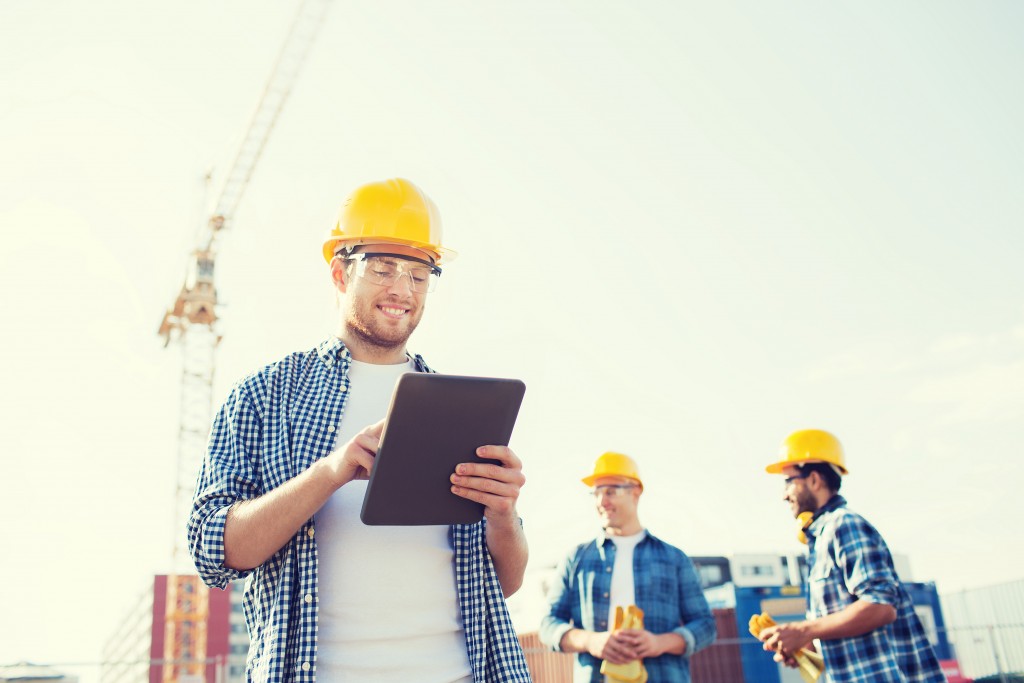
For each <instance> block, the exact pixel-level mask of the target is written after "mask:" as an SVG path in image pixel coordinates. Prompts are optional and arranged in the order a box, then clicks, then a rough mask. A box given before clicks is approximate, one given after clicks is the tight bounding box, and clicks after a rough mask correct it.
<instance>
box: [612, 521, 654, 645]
mask: <svg viewBox="0 0 1024 683" xmlns="http://www.w3.org/2000/svg"><path fill="white" fill-rule="evenodd" d="M646 535H647V532H646V531H641V532H640V533H637V534H633V535H632V536H609V538H611V540H612V543H614V544H615V564H614V565H612V590H611V594H610V595H609V596H608V630H609V631H610V630H611V629H612V626H613V625H614V624H615V606H616V605H620V606H621V607H622V608H623V609H625V608H627V607H629V606H630V605H635V604H636V592H635V591H634V587H633V550H634V549H635V548H636V545H637V543H639V542H640V541H641V540H643V537H644V536H646Z"/></svg>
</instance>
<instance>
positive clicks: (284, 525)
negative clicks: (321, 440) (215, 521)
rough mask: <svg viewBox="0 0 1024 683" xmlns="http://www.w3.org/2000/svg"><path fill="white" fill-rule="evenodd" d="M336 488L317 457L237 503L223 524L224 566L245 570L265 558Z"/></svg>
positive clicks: (289, 536) (311, 514) (297, 528)
mask: <svg viewBox="0 0 1024 683" xmlns="http://www.w3.org/2000/svg"><path fill="white" fill-rule="evenodd" d="M337 488H338V486H337V484H336V483H335V482H334V480H333V478H332V477H331V476H330V472H328V471H327V469H326V467H325V465H324V461H318V462H317V463H315V464H314V465H313V466H312V467H310V468H309V469H307V470H306V471H304V472H302V473H301V474H299V475H298V476H296V477H294V478H292V479H290V480H289V481H287V482H285V483H284V484H282V485H281V486H279V487H277V488H276V489H274V490H273V491H269V492H267V493H265V494H263V495H262V496H259V497H258V498H252V499H250V500H245V501H242V502H240V503H236V504H235V505H234V506H232V508H231V509H230V510H229V511H228V516H227V520H226V522H225V524H224V564H225V566H227V567H230V568H231V569H237V570H246V569H252V568H254V567H258V566H259V565H261V564H263V563H264V562H266V561H267V560H268V559H269V558H270V557H271V556H272V555H273V554H274V553H276V552H277V551H278V550H280V549H281V547H282V546H284V544H285V543H287V542H288V541H290V540H291V538H292V536H294V535H295V532H296V531H298V530H299V528H300V527H301V526H302V525H303V524H304V523H305V522H306V520H308V519H309V518H310V517H312V516H313V513H315V512H316V511H317V510H319V509H320V508H321V507H322V506H323V504H324V503H325V502H326V501H327V499H328V498H330V497H331V494H332V493H334V492H335V491H336V490H337Z"/></svg>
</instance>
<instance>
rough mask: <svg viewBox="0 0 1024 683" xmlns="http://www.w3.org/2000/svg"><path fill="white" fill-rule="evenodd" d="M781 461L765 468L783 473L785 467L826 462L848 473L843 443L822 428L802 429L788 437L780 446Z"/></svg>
mask: <svg viewBox="0 0 1024 683" xmlns="http://www.w3.org/2000/svg"><path fill="white" fill-rule="evenodd" d="M779 457H780V458H782V460H780V461H779V462H775V463H772V464H771V465H768V467H766V468H764V469H765V471H766V472H768V473H769V474H782V470H783V468H786V467H791V466H793V465H802V464H804V463H809V462H826V463H828V464H830V465H833V466H835V467H836V468H837V469H838V470H839V472H840V473H841V474H848V472H847V470H846V459H845V458H844V457H843V445H842V444H841V443H839V439H837V438H836V437H835V436H833V435H832V434H830V433H828V432H826V431H824V430H821V429H801V430H800V431H798V432H793V433H792V434H790V435H789V436H787V437H786V440H785V441H783V442H782V445H781V446H779Z"/></svg>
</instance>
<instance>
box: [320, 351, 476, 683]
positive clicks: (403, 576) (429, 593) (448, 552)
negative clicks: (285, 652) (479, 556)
mask: <svg viewBox="0 0 1024 683" xmlns="http://www.w3.org/2000/svg"><path fill="white" fill-rule="evenodd" d="M413 371H414V367H413V365H412V362H411V361H410V362H408V363H403V364H400V365H374V364H371V363H360V362H358V361H353V362H352V366H351V368H350V370H349V382H350V386H349V392H350V393H349V396H348V399H347V400H346V404H345V413H344V417H343V418H342V421H341V425H340V428H339V430H338V446H342V445H344V444H345V443H348V441H350V440H351V439H352V437H353V436H355V435H356V434H358V433H359V432H360V431H362V430H363V429H365V428H366V427H367V426H369V425H371V424H373V423H375V422H377V421H379V420H381V419H382V418H384V417H385V415H387V410H388V406H389V404H390V401H391V394H392V392H393V391H394V387H395V382H397V381H398V378H399V377H400V376H401V375H402V374H404V373H406V372H413ZM365 493H366V481H352V482H349V483H348V484H345V485H344V486H342V487H341V488H340V489H338V490H337V491H336V492H335V493H334V495H332V496H331V497H330V499H328V501H327V502H326V503H325V504H324V506H323V507H322V508H320V510H319V512H317V513H316V514H315V515H314V519H313V521H314V529H315V534H316V544H317V557H318V590H319V593H320V595H319V601H320V607H319V615H320V622H319V627H318V636H319V637H318V639H317V663H316V677H317V681H319V683H343V682H346V681H378V682H381V683H383V682H388V683H408V682H409V681H423V682H424V683H427V682H432V683H471V682H472V680H473V675H472V670H471V669H470V666H469V657H468V655H467V651H466V638H465V634H464V633H463V627H462V615H461V613H460V611H459V603H458V595H457V593H456V589H455V570H454V566H453V562H452V560H453V551H452V548H451V546H450V544H449V542H448V527H447V526H407V527H401V526H366V525H365V524H363V523H362V521H361V520H360V519H359V511H360V509H361V508H362V505H363V495H364V494H365Z"/></svg>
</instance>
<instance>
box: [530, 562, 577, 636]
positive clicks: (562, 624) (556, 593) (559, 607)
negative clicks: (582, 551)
mask: <svg viewBox="0 0 1024 683" xmlns="http://www.w3.org/2000/svg"><path fill="white" fill-rule="evenodd" d="M578 555H579V548H577V549H576V551H574V552H571V553H569V555H567V556H566V557H565V558H564V559H563V560H562V562H561V563H560V564H559V565H558V568H557V569H556V570H555V573H554V576H553V579H552V583H551V587H550V588H549V589H548V594H547V600H548V613H547V615H546V616H545V617H544V618H543V619H542V620H541V623H540V631H539V633H538V636H539V637H540V641H541V642H542V643H544V644H545V645H547V646H548V647H550V648H551V649H552V650H556V651H561V649H562V648H561V642H562V636H564V635H565V634H566V633H568V632H569V631H570V630H572V629H573V628H574V627H575V628H582V626H580V625H579V624H576V625H575V626H574V625H573V617H572V606H573V602H574V601H578V600H579V596H577V595H576V589H575V585H576V582H575V577H574V576H573V574H574V573H575V567H576V560H575V558H576V557H577V556H578Z"/></svg>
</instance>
